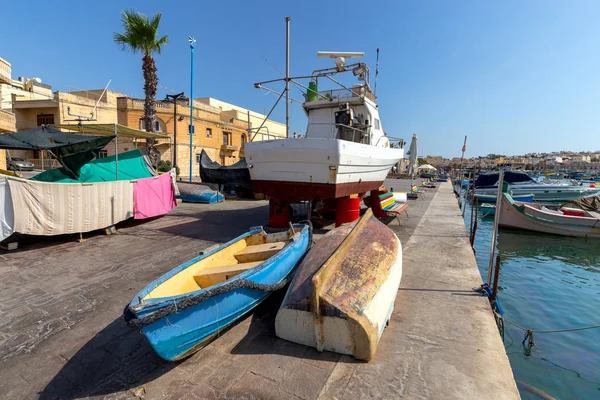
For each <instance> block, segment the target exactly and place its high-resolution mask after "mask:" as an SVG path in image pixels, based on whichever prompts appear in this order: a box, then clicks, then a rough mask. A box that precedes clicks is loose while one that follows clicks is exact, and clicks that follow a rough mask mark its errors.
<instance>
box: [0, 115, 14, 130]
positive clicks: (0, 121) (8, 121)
mask: <svg viewBox="0 0 600 400" xmlns="http://www.w3.org/2000/svg"><path fill="white" fill-rule="evenodd" d="M16 130H17V119H16V118H15V114H13V113H11V112H9V111H5V110H0V133H2V132H14V131H16Z"/></svg>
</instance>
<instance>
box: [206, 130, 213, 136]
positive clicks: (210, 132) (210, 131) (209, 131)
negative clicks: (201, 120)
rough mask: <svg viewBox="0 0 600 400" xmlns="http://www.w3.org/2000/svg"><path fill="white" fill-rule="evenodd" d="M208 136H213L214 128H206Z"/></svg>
mask: <svg viewBox="0 0 600 400" xmlns="http://www.w3.org/2000/svg"><path fill="white" fill-rule="evenodd" d="M206 137H212V129H211V128H206Z"/></svg>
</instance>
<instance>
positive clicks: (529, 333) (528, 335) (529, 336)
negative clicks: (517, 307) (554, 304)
mask: <svg viewBox="0 0 600 400" xmlns="http://www.w3.org/2000/svg"><path fill="white" fill-rule="evenodd" d="M494 316H495V318H496V321H498V320H500V321H502V326H503V328H504V322H508V323H509V324H511V325H512V326H514V327H516V328H519V329H521V330H523V331H525V336H524V337H523V341H522V342H521V345H522V346H523V352H524V354H525V355H526V356H530V355H531V348H532V347H533V346H535V341H534V337H533V334H534V333H537V334H542V333H562V332H575V331H584V330H588V329H598V328H600V325H589V326H580V327H575V328H563V329H529V328H526V327H524V326H521V325H519V324H517V323H516V322H514V321H511V320H509V319H508V318H506V317H504V316H503V315H500V314H498V313H497V312H496V311H494ZM502 330H504V329H502ZM501 335H502V339H503V340H504V332H503V331H502V332H501ZM526 342H527V344H525V343H526Z"/></svg>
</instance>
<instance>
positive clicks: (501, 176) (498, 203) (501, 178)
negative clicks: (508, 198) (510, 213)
mask: <svg viewBox="0 0 600 400" xmlns="http://www.w3.org/2000/svg"><path fill="white" fill-rule="evenodd" d="M503 183H504V171H502V170H500V174H499V175H498V193H497V194H496V216H495V217H494V230H493V231H492V243H491V244H490V263H489V264H488V279H487V284H488V286H489V285H491V284H492V269H493V268H492V267H493V266H494V252H495V251H496V234H497V233H498V221H499V220H500V206H501V204H502V184H503Z"/></svg>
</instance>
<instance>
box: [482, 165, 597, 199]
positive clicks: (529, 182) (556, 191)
mask: <svg viewBox="0 0 600 400" xmlns="http://www.w3.org/2000/svg"><path fill="white" fill-rule="evenodd" d="M498 179H499V173H498V172H494V173H489V174H481V175H479V177H478V178H477V180H476V181H475V194H479V195H491V196H496V194H497V192H498ZM504 182H505V183H507V184H508V191H509V192H510V193H512V195H513V196H520V195H525V194H527V195H528V194H533V195H534V196H535V200H536V201H568V200H575V199H579V198H582V197H586V196H592V195H595V194H597V193H600V188H592V187H584V186H580V185H569V184H561V183H552V184H550V183H538V182H536V181H534V180H533V179H532V178H531V177H530V176H529V175H527V174H526V173H524V172H517V171H507V172H505V173H504Z"/></svg>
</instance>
